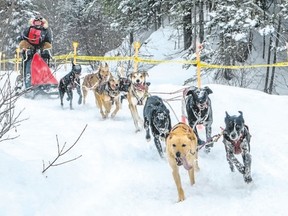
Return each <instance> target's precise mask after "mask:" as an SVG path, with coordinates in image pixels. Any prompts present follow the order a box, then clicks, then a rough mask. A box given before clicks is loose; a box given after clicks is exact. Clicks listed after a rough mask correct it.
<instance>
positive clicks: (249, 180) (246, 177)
mask: <svg viewBox="0 0 288 216" xmlns="http://www.w3.org/2000/svg"><path fill="white" fill-rule="evenodd" d="M244 181H245V182H246V183H247V184H249V183H251V182H252V177H251V176H244Z"/></svg>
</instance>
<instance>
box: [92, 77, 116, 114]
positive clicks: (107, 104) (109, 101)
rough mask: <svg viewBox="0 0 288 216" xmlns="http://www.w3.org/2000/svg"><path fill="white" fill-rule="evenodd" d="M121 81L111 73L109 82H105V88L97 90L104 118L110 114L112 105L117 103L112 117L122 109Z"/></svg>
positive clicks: (99, 106)
mask: <svg viewBox="0 0 288 216" xmlns="http://www.w3.org/2000/svg"><path fill="white" fill-rule="evenodd" d="M119 83H120V82H119V80H118V79H117V78H115V77H114V76H112V75H111V76H110V77H109V80H108V82H106V83H105V84H104V88H103V90H102V91H97V90H96V91H95V92H96V102H97V105H98V108H99V109H100V113H101V115H102V118H103V119H105V118H107V117H108V116H109V114H110V112H111V108H112V105H115V109H114V111H113V112H112V114H111V118H114V117H115V115H116V114H117V112H118V111H119V109H120V91H119Z"/></svg>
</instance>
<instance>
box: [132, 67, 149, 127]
mask: <svg viewBox="0 0 288 216" xmlns="http://www.w3.org/2000/svg"><path fill="white" fill-rule="evenodd" d="M147 76H148V73H147V72H133V73H131V74H130V75H129V78H130V80H131V84H130V87H129V89H128V93H127V100H128V104H129V109H130V112H131V115H132V118H133V121H134V125H135V127H136V132H139V131H140V130H141V128H143V120H142V119H141V118H140V116H139V113H138V110H137V106H138V105H144V104H145V102H146V99H147V97H148V86H149V84H148V83H146V77H147Z"/></svg>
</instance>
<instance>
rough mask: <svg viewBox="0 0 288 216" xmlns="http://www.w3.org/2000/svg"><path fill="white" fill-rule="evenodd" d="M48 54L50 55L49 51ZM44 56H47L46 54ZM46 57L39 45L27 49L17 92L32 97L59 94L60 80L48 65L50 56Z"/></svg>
mask: <svg viewBox="0 0 288 216" xmlns="http://www.w3.org/2000/svg"><path fill="white" fill-rule="evenodd" d="M47 51H48V50H47ZM46 55H47V53H46ZM48 55H50V53H49V52H48ZM44 57H47V56H45V55H44ZM44 57H43V53H42V55H41V50H40V49H39V48H37V47H36V48H34V49H29V50H26V51H25V54H24V55H23V60H22V67H21V70H22V71H21V75H19V76H18V77H17V79H16V87H15V90H16V93H18V94H23V95H24V96H25V97H28V98H32V99H34V98H35V97H36V96H37V95H42V96H48V97H50V96H52V95H54V96H55V95H57V96H58V94H59V93H58V81H57V79H56V78H55V77H54V75H53V73H52V72H51V69H50V67H49V66H48V65H49V57H50V56H48V58H44Z"/></svg>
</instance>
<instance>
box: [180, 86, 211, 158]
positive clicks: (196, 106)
mask: <svg viewBox="0 0 288 216" xmlns="http://www.w3.org/2000/svg"><path fill="white" fill-rule="evenodd" d="M212 93H213V92H212V90H211V89H210V88H209V87H208V86H206V87H204V88H197V87H195V86H192V87H190V88H189V89H187V91H186V92H184V94H186V95H184V98H185V104H186V112H187V117H188V123H189V125H190V127H191V128H193V130H194V132H195V133H196V135H197V138H198V145H202V144H204V143H205V142H204V141H203V140H201V139H200V138H199V135H198V131H197V127H196V126H197V125H199V124H203V125H204V126H205V131H206V142H211V141H212V138H211V133H212V129H211V126H212V123H213V116H212V106H211V100H210V98H209V94H212ZM211 147H213V143H210V144H207V145H205V149H206V151H207V152H209V151H210V148H211Z"/></svg>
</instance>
